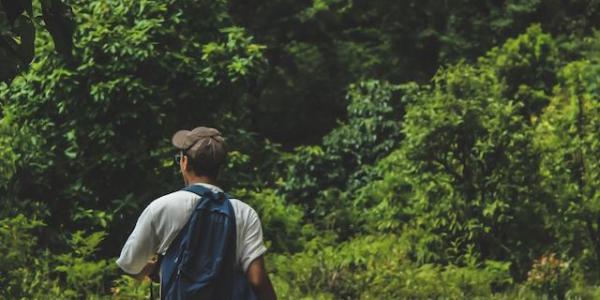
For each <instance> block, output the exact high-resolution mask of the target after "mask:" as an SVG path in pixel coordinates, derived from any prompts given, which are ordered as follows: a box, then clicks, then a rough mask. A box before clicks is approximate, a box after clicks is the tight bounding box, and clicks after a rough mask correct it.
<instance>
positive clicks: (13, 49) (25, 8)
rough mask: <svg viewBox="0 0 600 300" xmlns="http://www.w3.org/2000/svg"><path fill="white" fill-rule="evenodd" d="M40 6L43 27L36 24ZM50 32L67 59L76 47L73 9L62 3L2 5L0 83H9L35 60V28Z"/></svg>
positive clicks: (24, 0) (42, 0)
mask: <svg viewBox="0 0 600 300" xmlns="http://www.w3.org/2000/svg"><path fill="white" fill-rule="evenodd" d="M40 5H41V11H42V16H41V17H42V18H43V20H44V24H43V25H41V24H36V23H37V20H36V18H37V14H39V12H38V11H37V10H38V8H39V7H40ZM41 26H43V27H44V28H45V29H47V30H48V32H49V33H50V35H51V36H52V39H53V41H54V45H55V47H56V50H57V51H58V52H59V53H61V54H62V55H63V56H64V57H65V58H69V57H70V56H71V48H72V47H73V42H72V35H73V28H74V23H73V16H72V12H71V8H70V7H69V6H68V5H66V4H65V3H64V2H63V1H61V0H40V1H32V0H19V1H14V0H5V1H1V2H0V81H4V82H10V81H11V80H12V79H13V78H14V77H15V76H16V75H17V74H18V73H20V72H22V71H24V70H25V69H27V67H28V65H29V63H31V61H32V60H33V57H34V52H35V43H36V27H41Z"/></svg>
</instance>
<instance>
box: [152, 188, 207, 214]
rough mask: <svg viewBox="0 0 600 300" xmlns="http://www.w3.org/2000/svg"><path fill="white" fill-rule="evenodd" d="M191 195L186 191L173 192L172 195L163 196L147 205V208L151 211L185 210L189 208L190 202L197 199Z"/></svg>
mask: <svg viewBox="0 0 600 300" xmlns="http://www.w3.org/2000/svg"><path fill="white" fill-rule="evenodd" d="M197 197H198V196H196V195H195V194H193V193H190V192H186V191H182V190H179V191H174V192H172V193H169V194H166V195H163V196H161V197H158V198H156V199H154V200H153V201H152V202H151V203H150V204H149V205H148V208H149V209H150V210H152V211H161V210H165V209H177V208H187V207H188V206H190V204H191V203H190V202H192V201H193V200H194V198H197Z"/></svg>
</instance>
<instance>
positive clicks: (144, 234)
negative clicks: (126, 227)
mask: <svg viewBox="0 0 600 300" xmlns="http://www.w3.org/2000/svg"><path fill="white" fill-rule="evenodd" d="M152 219H153V214H152V208H151V206H150V205H149V206H148V207H146V209H144V211H143V212H142V214H141V215H140V217H139V218H138V220H137V223H136V224H135V228H134V229H133V232H132V233H131V235H130V236H129V238H128V239H127V242H125V245H124V246H123V249H122V250H121V255H120V256H119V259H117V265H118V266H119V267H120V268H121V269H122V270H123V271H125V272H126V273H129V274H138V273H140V272H141V271H142V269H143V268H144V266H145V265H146V264H147V263H148V260H150V258H151V257H152V256H154V254H156V250H157V248H158V239H157V237H156V233H155V230H154V226H153V225H152Z"/></svg>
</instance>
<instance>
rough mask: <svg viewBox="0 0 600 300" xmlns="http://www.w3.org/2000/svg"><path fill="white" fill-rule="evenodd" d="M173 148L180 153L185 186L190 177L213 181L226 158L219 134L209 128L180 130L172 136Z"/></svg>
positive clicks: (223, 140) (225, 148)
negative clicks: (205, 178)
mask: <svg viewBox="0 0 600 300" xmlns="http://www.w3.org/2000/svg"><path fill="white" fill-rule="evenodd" d="M172 143H173V146H175V148H177V149H179V150H180V151H181V154H182V157H181V160H180V167H181V173H182V174H183V177H184V180H185V182H186V184H188V181H189V179H190V177H191V176H196V177H208V178H210V179H212V180H215V179H216V178H217V176H218V175H219V169H220V168H221V166H222V165H223V164H224V163H225V159H226V158H227V147H226V145H225V139H224V138H223V136H221V133H220V132H219V131H218V130H216V129H214V128H209V127H196V128H194V129H192V130H180V131H178V132H176V133H175V134H174V135H173V139H172Z"/></svg>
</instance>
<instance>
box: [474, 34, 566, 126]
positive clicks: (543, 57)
mask: <svg viewBox="0 0 600 300" xmlns="http://www.w3.org/2000/svg"><path fill="white" fill-rule="evenodd" d="M479 62H480V64H482V65H485V66H489V67H490V68H492V69H493V70H494V71H495V72H496V74H497V76H498V78H501V79H502V80H503V81H504V83H505V84H506V88H505V90H504V91H503V96H504V97H506V98H508V99H511V100H515V101H518V102H520V103H522V104H523V108H522V110H523V116H524V117H525V118H530V117H537V116H539V114H540V113H541V110H542V109H543V108H544V107H545V106H546V105H547V104H548V98H549V94H550V92H551V90H552V87H553V86H554V83H555V82H556V72H557V69H558V64H559V60H558V49H557V45H556V42H555V41H554V39H553V38H552V37H551V36H550V35H549V34H547V33H544V32H543V31H542V29H541V26H540V25H539V24H538V25H533V26H531V27H529V28H528V29H527V31H526V32H525V33H524V34H521V35H519V36H518V37H517V38H514V39H508V41H506V43H504V44H503V45H502V47H496V48H493V49H492V50H490V51H489V52H488V53H487V55H486V56H484V57H483V58H481V59H480V60H479Z"/></svg>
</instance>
